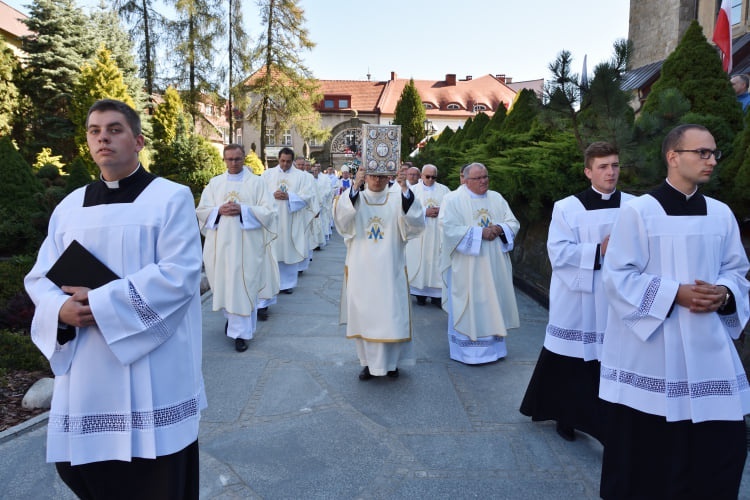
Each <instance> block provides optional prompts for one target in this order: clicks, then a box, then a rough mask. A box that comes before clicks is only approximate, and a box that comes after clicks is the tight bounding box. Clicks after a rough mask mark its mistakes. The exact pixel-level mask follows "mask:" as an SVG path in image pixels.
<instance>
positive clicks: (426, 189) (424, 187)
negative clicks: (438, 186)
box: [422, 182, 435, 191]
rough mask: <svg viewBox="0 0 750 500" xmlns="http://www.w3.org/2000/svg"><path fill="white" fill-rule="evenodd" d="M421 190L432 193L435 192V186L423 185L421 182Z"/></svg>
mask: <svg viewBox="0 0 750 500" xmlns="http://www.w3.org/2000/svg"><path fill="white" fill-rule="evenodd" d="M422 189H424V190H425V191H434V190H435V184H433V185H432V186H428V185H427V184H425V183H424V182H423V183H422Z"/></svg>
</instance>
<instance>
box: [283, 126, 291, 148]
mask: <svg viewBox="0 0 750 500" xmlns="http://www.w3.org/2000/svg"><path fill="white" fill-rule="evenodd" d="M281 145H282V146H291V145H292V129H289V128H288V129H286V130H284V134H283V136H282V138H281Z"/></svg>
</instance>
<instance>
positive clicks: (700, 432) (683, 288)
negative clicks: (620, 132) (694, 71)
mask: <svg viewBox="0 0 750 500" xmlns="http://www.w3.org/2000/svg"><path fill="white" fill-rule="evenodd" d="M662 155H663V158H664V160H665V162H666V164H667V179H666V181H665V182H664V183H663V184H661V186H659V187H657V188H656V189H655V190H654V191H652V192H651V193H649V194H647V195H643V196H641V197H639V198H636V199H634V200H632V201H630V202H629V203H627V204H625V205H623V206H622V207H621V208H620V213H619V215H618V217H617V221H616V222H615V225H614V227H613V229H612V236H611V237H610V239H609V250H608V251H607V256H606V258H605V259H604V269H603V273H604V288H605V290H606V293H607V297H608V298H609V304H610V310H609V319H608V322H607V328H606V331H605V335H604V346H603V349H602V358H601V363H602V369H601V383H600V388H599V396H600V397H601V398H602V399H604V400H605V401H607V403H605V406H606V409H607V414H606V417H607V420H606V424H607V426H606V432H605V436H604V440H605V441H604V442H605V446H604V456H603V461H602V477H601V489H600V494H601V496H602V497H603V498H605V499H609V498H737V495H738V491H739V486H740V480H741V479H742V473H743V469H744V464H745V459H746V457H747V440H746V431H745V422H744V416H745V415H747V414H748V413H749V412H750V387H748V381H747V376H746V375H745V370H744V369H743V367H742V363H741V362H740V359H739V356H738V355H737V351H736V349H735V347H734V345H733V344H732V339H736V338H737V337H738V336H739V335H740V333H742V329H743V328H744V326H745V324H746V323H747V320H748V317H750V304H748V290H749V289H750V286H749V285H748V282H747V280H746V279H745V276H746V274H747V272H748V268H749V266H748V260H747V257H746V254H745V249H744V248H743V246H742V242H741V240H740V233H739V229H738V227H737V221H736V219H735V217H734V215H733V214H732V212H731V211H730V210H729V207H727V206H726V205H725V204H723V203H721V202H719V201H717V200H715V199H713V198H709V197H707V196H704V195H703V194H701V193H700V192H698V186H699V185H701V184H704V183H706V182H708V181H709V179H710V177H711V173H712V172H713V170H714V168H715V167H716V161H717V160H718V159H719V158H720V157H721V151H718V150H717V149H716V142H715V141H714V138H713V136H712V135H711V133H710V132H709V131H708V130H707V129H706V128H704V127H703V126H700V125H690V124H688V125H680V126H678V127H676V128H674V129H673V130H672V131H670V132H669V133H668V134H667V136H666V137H665V139H664V142H663V144H662Z"/></svg>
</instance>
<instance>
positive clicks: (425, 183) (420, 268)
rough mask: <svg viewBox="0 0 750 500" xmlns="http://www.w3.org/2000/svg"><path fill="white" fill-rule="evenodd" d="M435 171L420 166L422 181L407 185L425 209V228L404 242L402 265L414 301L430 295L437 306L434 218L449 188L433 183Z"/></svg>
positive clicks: (439, 287) (438, 279)
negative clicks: (404, 266)
mask: <svg viewBox="0 0 750 500" xmlns="http://www.w3.org/2000/svg"><path fill="white" fill-rule="evenodd" d="M415 168H416V167H415ZM437 174H438V170H437V167H436V166H435V165H431V164H427V165H424V166H423V167H422V182H421V183H417V184H416V185H413V186H412V187H411V190H412V192H413V193H414V197H415V198H416V199H418V200H419V202H420V204H421V205H422V208H423V209H424V212H425V214H424V215H425V230H424V232H423V233H422V234H421V235H420V236H419V238H414V239H412V240H409V242H408V243H407V244H406V268H407V271H408V273H409V291H410V293H411V294H412V295H414V296H416V297H417V304H419V305H421V306H423V305H425V304H426V303H427V297H430V301H431V302H432V303H433V304H435V305H436V306H438V307H440V304H441V296H442V290H443V278H442V276H441V274H440V227H439V225H438V219H437V217H438V215H439V214H440V205H441V204H442V203H443V197H444V196H445V195H446V194H448V193H450V189H448V186H445V185H443V184H440V183H439V182H437ZM407 175H408V172H407Z"/></svg>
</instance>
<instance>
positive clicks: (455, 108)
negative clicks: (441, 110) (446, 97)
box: [445, 103, 461, 111]
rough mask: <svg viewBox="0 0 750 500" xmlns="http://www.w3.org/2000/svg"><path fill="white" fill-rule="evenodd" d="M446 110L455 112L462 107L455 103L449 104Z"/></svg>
mask: <svg viewBox="0 0 750 500" xmlns="http://www.w3.org/2000/svg"><path fill="white" fill-rule="evenodd" d="M445 109H447V110H451V111H455V110H458V109H461V106H459V105H458V104H455V103H451V104H448V105H447V106H446V107H445Z"/></svg>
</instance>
